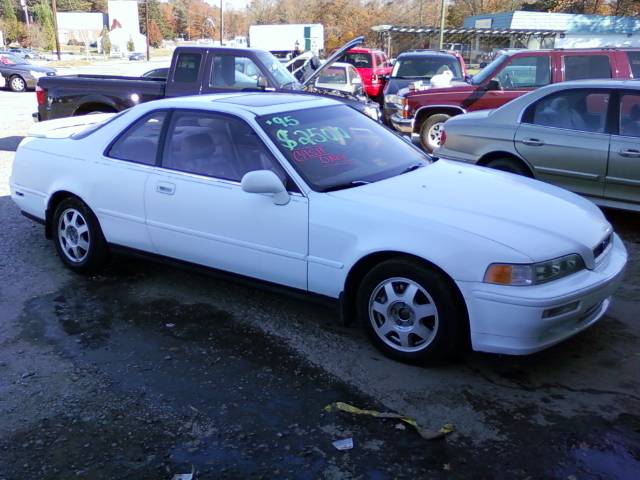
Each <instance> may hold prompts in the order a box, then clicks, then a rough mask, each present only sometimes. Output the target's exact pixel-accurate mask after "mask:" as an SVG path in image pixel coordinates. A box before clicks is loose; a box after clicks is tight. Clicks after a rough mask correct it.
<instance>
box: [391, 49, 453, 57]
mask: <svg viewBox="0 0 640 480" xmlns="http://www.w3.org/2000/svg"><path fill="white" fill-rule="evenodd" d="M400 57H456V54H455V53H453V52H445V51H443V50H407V51H405V52H402V53H401V54H400V55H398V58H400Z"/></svg>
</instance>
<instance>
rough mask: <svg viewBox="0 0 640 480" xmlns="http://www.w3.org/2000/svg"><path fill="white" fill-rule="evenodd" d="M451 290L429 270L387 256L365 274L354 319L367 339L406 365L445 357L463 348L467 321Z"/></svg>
mask: <svg viewBox="0 0 640 480" xmlns="http://www.w3.org/2000/svg"><path fill="white" fill-rule="evenodd" d="M454 289H455V285H454V284H453V283H452V282H451V280H450V279H449V278H447V277H446V276H445V275H444V274H443V273H441V272H439V271H438V270H436V269H434V268H430V267H427V266H425V265H422V264H420V263H418V262H417V261H414V260H409V259H403V258H397V259H391V260H387V261H385V262H383V263H380V264H379V265H377V266H376V267H374V268H373V269H372V270H371V271H370V272H369V273H368V274H367V275H366V276H365V277H364V279H363V281H362V283H361V285H360V288H359V290H358V295H357V311H358V317H359V319H360V321H361V322H362V323H363V325H364V326H365V328H366V330H367V333H368V335H369V337H370V339H371V341H372V343H373V344H374V345H375V346H376V347H377V348H378V349H379V350H380V351H382V352H383V353H384V354H385V355H387V356H389V357H391V358H394V359H396V360H400V361H404V362H409V363H424V362H426V361H431V360H439V359H443V358H449V357H452V356H454V355H456V354H458V353H460V352H461V349H462V348H463V345H464V342H463V340H464V332H465V328H464V325H465V322H466V316H465V313H464V307H463V306H462V305H460V302H459V301H458V299H457V296H456V293H455V290H454Z"/></svg>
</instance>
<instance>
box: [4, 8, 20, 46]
mask: <svg viewBox="0 0 640 480" xmlns="http://www.w3.org/2000/svg"><path fill="white" fill-rule="evenodd" d="M0 6H2V24H3V31H4V36H5V40H6V42H7V43H11V42H15V41H17V40H18V39H19V38H20V24H19V22H18V18H17V17H16V3H15V2H14V1H13V0H2V3H1V4H0Z"/></svg>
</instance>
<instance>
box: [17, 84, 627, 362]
mask: <svg viewBox="0 0 640 480" xmlns="http://www.w3.org/2000/svg"><path fill="white" fill-rule="evenodd" d="M107 117H109V115H106V116H105V115H104V114H103V115H98V116H85V117H72V118H68V119H62V120H55V121H52V122H45V123H42V124H39V125H36V127H35V128H34V130H33V132H32V133H31V136H29V137H27V138H26V139H24V140H23V141H22V143H21V144H20V147H19V148H18V151H17V154H16V158H15V162H14V164H13V173H12V177H11V196H12V198H13V200H14V201H15V203H16V204H17V205H18V207H19V208H20V210H21V211H22V212H23V213H24V214H25V215H26V216H27V217H29V218H31V219H34V220H38V221H40V222H42V223H44V225H45V232H46V235H47V236H48V237H50V238H53V240H54V243H55V246H56V248H57V251H58V254H59V256H60V258H61V259H62V261H63V262H64V264H65V265H66V266H67V267H69V268H70V269H72V270H74V271H77V272H92V271H95V270H97V269H99V268H100V267H101V266H102V265H103V264H104V262H105V261H106V259H107V256H108V252H109V251H110V250H111V249H113V248H115V247H124V248H126V249H132V250H136V251H138V252H140V251H143V252H147V253H149V254H154V255H155V256H156V257H157V256H160V257H169V258H172V259H179V260H182V261H186V262H191V263H194V264H199V265H204V266H207V267H211V268H214V269H217V270H222V271H226V272H231V273H233V274H238V275H241V276H244V277H251V278H253V279H258V280H260V281H264V282H269V283H271V284H277V285H280V286H284V287H290V288H292V289H296V290H298V291H300V290H302V291H305V292H308V293H310V294H315V295H319V296H322V297H324V298H329V299H332V300H337V301H339V304H340V305H341V307H342V314H343V315H344V316H345V319H347V320H348V319H352V318H358V319H359V320H360V321H361V322H362V323H363V324H364V325H365V326H366V329H367V330H368V332H369V334H370V336H371V338H372V340H373V342H374V344H375V345H376V346H377V347H379V348H380V349H382V350H383V351H384V352H385V353H387V354H389V355H391V356H393V357H394V358H397V359H401V360H406V361H423V360H427V359H433V358H437V357H443V356H448V355H450V354H454V353H456V352H458V351H459V350H460V349H461V348H464V347H465V346H466V345H468V344H470V345H471V346H472V348H474V349H475V350H482V351H487V352H500V353H511V354H526V353H531V352H535V351H538V350H541V349H544V348H546V347H549V346H550V345H553V344H555V343H557V342H560V341H561V340H563V339H565V338H567V337H569V336H571V335H574V334H575V333H577V332H579V331H581V330H583V329H585V328H587V327H589V326H590V325H592V324H593V323H595V322H596V321H597V320H598V319H600V318H601V317H602V316H603V314H604V313H605V311H606V310H607V307H608V306H609V302H610V299H611V295H612V293H613V292H614V290H615V288H616V286H617V285H618V283H619V282H620V280H621V277H622V272H623V270H624V267H625V264H626V261H627V253H626V250H625V247H624V246H623V244H622V242H621V241H620V238H619V237H618V236H617V235H616V234H615V233H613V232H612V229H611V225H610V224H609V223H608V222H607V220H606V219H605V218H604V216H603V215H602V213H601V212H600V210H599V209H598V208H597V207H595V206H594V205H593V204H592V203H590V202H589V201H587V200H584V199H583V198H580V197H578V196H577V195H574V194H572V193H570V192H567V191H565V190H562V189H559V188H557V187H553V186H550V185H546V184H543V183H540V182H538V181H535V180H531V179H527V178H522V177H519V176H515V175H512V174H509V173H505V172H498V171H493V170H489V169H485V168H480V167H475V166H467V165H462V164H459V163H455V162H449V161H445V160H440V161H437V162H434V163H432V162H431V160H430V158H429V157H427V156H426V155H425V154H424V153H422V152H421V151H419V150H418V149H416V148H415V147H413V146H412V145H411V144H410V143H408V142H407V141H405V140H403V139H401V138H400V137H399V136H396V135H395V134H393V133H391V132H390V131H388V130H387V129H386V128H384V127H383V126H381V125H379V124H377V123H376V122H374V121H372V120H370V119H368V118H367V117H365V116H364V115H361V114H360V113H358V112H356V111H355V110H353V109H351V108H350V107H348V106H345V105H342V104H339V103H337V102H335V101H333V100H330V99H327V98H321V97H314V96H308V95H296V94H278V93H273V94H269V93H239V94H228V95H218V96H198V97H191V98H175V99H169V100H161V101H157V102H149V103H144V104H141V105H139V106H136V107H134V108H132V109H130V110H128V111H125V112H122V113H120V114H117V115H115V116H111V117H109V118H107Z"/></svg>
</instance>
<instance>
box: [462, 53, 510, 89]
mask: <svg viewBox="0 0 640 480" xmlns="http://www.w3.org/2000/svg"><path fill="white" fill-rule="evenodd" d="M507 58H509V56H508V55H504V54H501V55H498V56H497V57H496V58H495V59H494V60H493V62H491V63H490V64H489V65H487V66H486V67H484V68H483V69H482V70H480V71H479V72H478V73H476V74H475V75H474V76H473V79H472V80H471V83H473V84H474V85H480V84H482V83H484V82H485V80H487V79H489V78H492V77H493V75H494V74H495V72H496V70H497V69H498V67H499V66H500V65H502V63H503V62H505V61H506V59H507Z"/></svg>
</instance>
